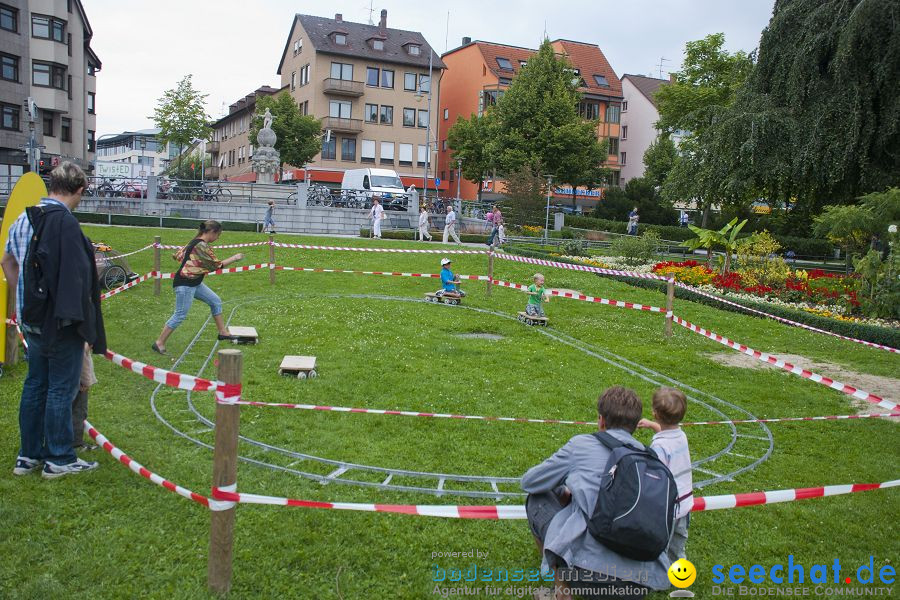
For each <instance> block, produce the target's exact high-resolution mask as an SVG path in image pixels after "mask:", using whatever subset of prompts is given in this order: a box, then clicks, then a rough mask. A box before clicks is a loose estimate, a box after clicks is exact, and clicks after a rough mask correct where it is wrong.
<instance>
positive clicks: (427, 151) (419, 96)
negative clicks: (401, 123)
mask: <svg viewBox="0 0 900 600" xmlns="http://www.w3.org/2000/svg"><path fill="white" fill-rule="evenodd" d="M433 61H434V50H432V49H431V47H430V46H429V48H428V110H427V112H428V124H427V126H426V127H425V174H424V177H423V179H424V181H423V183H424V188H425V189H424V190H423V192H422V194H423V195H422V200H423V202H425V204H426V205H427V204H428V166H429V164H431V75H432V70H433ZM422 97H423V94H422V85H421V83H420V84H419V91H418V93H416V100H422ZM416 119H417V120H418V115H416ZM435 193H437V190H435Z"/></svg>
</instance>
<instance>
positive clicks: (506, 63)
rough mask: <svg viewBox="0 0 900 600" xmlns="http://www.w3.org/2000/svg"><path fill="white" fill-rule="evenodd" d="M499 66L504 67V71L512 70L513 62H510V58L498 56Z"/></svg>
mask: <svg viewBox="0 0 900 600" xmlns="http://www.w3.org/2000/svg"><path fill="white" fill-rule="evenodd" d="M497 66H498V67H500V68H501V69H503V70H504V71H512V70H513V67H512V63H511V62H509V59H508V58H501V57H499V56H498V57H497Z"/></svg>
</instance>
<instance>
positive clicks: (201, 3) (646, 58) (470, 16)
mask: <svg viewBox="0 0 900 600" xmlns="http://www.w3.org/2000/svg"><path fill="white" fill-rule="evenodd" d="M83 3H84V7H85V10H86V11H87V15H88V19H89V20H90V22H91V26H92V27H93V29H94V39H93V41H92V42H91V46H92V47H93V49H94V51H95V52H96V53H97V55H98V56H99V57H100V60H101V61H102V63H103V69H102V70H101V71H100V73H98V74H97V130H98V131H97V133H98V135H100V134H104V133H116V132H121V131H126V130H132V131H133V130H136V129H143V128H147V127H152V126H153V123H152V120H151V118H150V115H152V114H153V108H154V106H155V105H156V101H157V99H158V98H159V97H160V96H161V95H162V93H163V91H165V90H166V89H169V88H172V87H174V86H175V84H176V83H177V82H178V81H179V80H180V79H181V78H182V77H183V76H184V75H186V74H188V73H191V74H193V76H194V78H193V79H194V85H195V86H196V87H197V88H199V89H200V90H201V91H202V92H204V93H207V94H209V96H208V98H207V111H208V113H209V115H210V116H212V117H214V118H217V117H219V116H221V115H222V114H223V105H224V110H225V111H227V109H228V105H229V104H231V103H233V102H234V101H236V100H237V99H238V98H241V97H243V96H244V95H246V94H248V93H249V92H251V91H253V90H255V89H256V88H257V87H259V86H260V85H264V84H268V85H272V86H275V87H280V85H281V80H280V77H279V76H278V75H276V70H277V69H278V62H279V60H280V59H281V52H282V50H283V49H284V44H285V41H286V39H287V35H288V33H289V30H290V26H291V23H292V21H293V15H294V14H295V13H298V12H299V13H305V14H312V15H318V16H323V17H334V13H337V12H340V13H342V14H343V16H344V20H347V21H355V22H360V23H366V22H368V20H369V6H368V4H369V3H368V2H367V0H331V1H329V2H298V1H296V0H153V1H151V2H145V1H138V0H83ZM430 4H431V3H430V2H423V1H422V0H378V1H377V2H376V3H374V4H373V8H374V13H373V16H372V18H373V20H374V21H375V22H376V23H377V22H378V19H379V15H380V12H381V9H382V8H385V9H387V11H388V27H394V28H397V29H408V30H414V31H421V32H422V33H423V34H424V35H425V38H426V39H427V40H428V41H429V43H431V45H432V46H433V47H434V48H435V50H437V51H438V52H439V53H443V52H444V50H445V49H446V48H454V47H456V46H458V45H459V44H460V41H461V39H462V37H463V36H469V37H471V38H472V39H480V40H485V41H492V42H499V43H504V44H511V45H515V46H527V47H532V48H534V47H536V46H537V45H538V44H539V43H540V40H541V38H542V36H543V34H544V30H545V28H546V32H547V36H548V37H549V38H550V39H551V40H552V39H557V38H566V39H571V40H577V41H583V42H591V43H595V44H598V45H599V46H600V48H601V49H602V50H603V53H604V54H605V55H606V58H607V59H608V60H609V62H610V64H611V65H612V67H613V69H614V70H615V72H616V74H617V75H619V76H622V75H623V74H625V73H637V74H643V75H649V74H653V75H654V76H659V63H660V58H661V57H662V58H666V59H668V61H667V62H664V63H663V76H667V72H668V71H674V70H677V69H678V66H679V65H680V63H681V60H682V58H683V53H684V43H685V42H686V41H688V40H695V39H699V38H702V37H704V36H705V35H707V34H709V33H715V32H720V31H721V32H724V33H725V38H726V44H727V47H728V49H729V50H732V51H733V50H738V49H742V50H748V51H749V50H753V49H754V48H756V47H757V46H758V45H759V37H760V34H761V32H762V29H763V28H764V27H765V26H766V25H767V24H768V22H769V18H770V17H771V13H772V6H773V4H774V0H625V1H623V0H557V1H548V0H515V1H514V2H496V1H487V2H486V1H484V0H456V1H455V2H453V3H452V4H448V5H447V6H448V8H449V10H450V13H449V28H448V14H447V8H444V9H434V8H431V7H430V6H428V5H430ZM511 6H515V7H516V9H515V10H512V9H510V7H511Z"/></svg>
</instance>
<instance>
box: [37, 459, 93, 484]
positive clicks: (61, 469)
mask: <svg viewBox="0 0 900 600" xmlns="http://www.w3.org/2000/svg"><path fill="white" fill-rule="evenodd" d="M99 466H100V463H98V462H96V461H94V462H87V461H86V460H82V459H80V458H76V459H75V462H73V463H69V464H67V465H54V464H53V463H51V462H46V463H44V471H43V472H42V473H41V476H42V477H43V478H44V479H56V478H57V477H62V476H63V475H72V474H75V473H83V472H84V471H93V470H94V469H96V468H97V467H99Z"/></svg>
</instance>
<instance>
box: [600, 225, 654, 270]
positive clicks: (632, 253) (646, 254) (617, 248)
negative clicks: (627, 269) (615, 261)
mask: <svg viewBox="0 0 900 600" xmlns="http://www.w3.org/2000/svg"><path fill="white" fill-rule="evenodd" d="M658 246H659V235H657V233H656V232H655V231H648V232H646V233H644V235H642V236H640V237H638V236H633V235H629V236H623V237H620V238H617V239H615V240H613V243H612V244H611V245H610V251H611V252H612V253H613V254H614V255H617V256H621V257H622V258H624V259H625V264H628V265H632V266H638V265H642V264H645V263H648V262H650V261H652V260H653V257H654V256H656V252H657V248H658Z"/></svg>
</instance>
